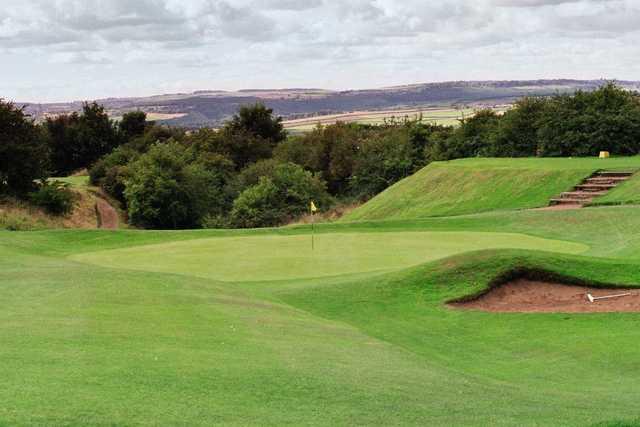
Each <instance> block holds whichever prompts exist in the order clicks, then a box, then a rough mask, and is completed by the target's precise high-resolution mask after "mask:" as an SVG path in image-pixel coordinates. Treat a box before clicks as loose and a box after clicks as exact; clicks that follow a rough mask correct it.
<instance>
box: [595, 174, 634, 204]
mask: <svg viewBox="0 0 640 427" xmlns="http://www.w3.org/2000/svg"><path fill="white" fill-rule="evenodd" d="M638 204H640V174H636V175H634V176H632V177H631V178H630V179H629V180H628V181H625V182H623V183H621V184H620V185H618V186H617V187H616V188H614V189H613V190H611V191H610V192H608V193H607V194H605V195H603V196H602V197H598V198H597V199H595V200H593V201H592V202H591V205H593V206H598V205H600V206H603V205H638Z"/></svg>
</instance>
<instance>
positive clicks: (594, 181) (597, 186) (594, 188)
mask: <svg viewBox="0 0 640 427" xmlns="http://www.w3.org/2000/svg"><path fill="white" fill-rule="evenodd" d="M634 173H635V171H606V170H604V171H599V172H596V173H594V174H593V175H591V176H590V177H589V178H586V179H585V180H583V181H582V182H581V183H580V184H578V185H576V186H575V187H573V191H565V192H563V193H561V194H560V196H558V197H555V198H553V199H551V201H550V202H549V204H550V205H552V206H553V205H563V206H569V205H576V206H577V207H581V206H584V205H586V204H588V203H590V202H591V201H592V200H593V199H594V198H596V197H599V196H602V195H604V194H606V193H607V192H608V191H609V190H611V189H612V188H615V187H616V186H617V185H618V184H619V183H621V182H624V181H626V180H628V179H629V177H631V176H632V175H633V174H634Z"/></svg>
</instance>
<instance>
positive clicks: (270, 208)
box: [231, 163, 332, 227]
mask: <svg viewBox="0 0 640 427" xmlns="http://www.w3.org/2000/svg"><path fill="white" fill-rule="evenodd" d="M312 200H313V201H315V202H316V204H317V205H318V207H320V208H321V209H327V208H329V207H330V206H331V204H332V199H331V197H330V196H329V194H328V193H327V191H326V183H325V182H324V181H322V180H321V179H320V178H319V177H318V176H316V175H313V174H312V173H311V172H308V171H305V170H304V169H302V167H300V166H298V165H295V164H293V163H282V164H279V165H277V166H276V167H275V168H274V170H273V173H272V174H271V176H262V177H260V179H259V181H258V183H257V184H255V185H253V186H251V187H249V188H247V189H246V190H244V191H243V192H242V193H240V195H239V196H238V198H236V200H235V201H234V202H233V210H232V211H231V224H232V225H233V226H236V227H269V226H275V225H280V224H283V223H285V222H287V221H289V220H291V219H293V218H295V217H296V216H299V215H301V214H304V213H305V212H307V211H308V209H309V203H310V202H311V201H312Z"/></svg>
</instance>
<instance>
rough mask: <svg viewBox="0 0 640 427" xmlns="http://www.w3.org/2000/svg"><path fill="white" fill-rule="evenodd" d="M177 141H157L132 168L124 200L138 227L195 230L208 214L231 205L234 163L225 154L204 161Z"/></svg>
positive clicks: (220, 211)
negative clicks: (229, 185)
mask: <svg viewBox="0 0 640 427" xmlns="http://www.w3.org/2000/svg"><path fill="white" fill-rule="evenodd" d="M194 157H195V156H194V154H193V152H192V151H191V150H189V149H188V148H187V147H185V146H184V145H182V144H180V143H177V142H175V141H172V142H167V143H164V144H156V145H154V146H153V147H151V149H150V150H149V151H148V152H147V153H145V154H143V155H142V156H140V158H139V159H137V160H136V161H134V162H132V163H130V164H129V166H128V170H127V172H126V177H125V178H124V187H125V188H124V198H125V201H126V204H127V207H128V212H129V217H130V219H131V221H132V222H133V223H134V224H135V225H139V226H143V227H148V228H174V229H175V228H194V227H198V226H200V225H201V223H202V220H203V218H205V217H206V216H207V215H214V216H215V215H220V214H222V213H223V212H225V211H226V210H228V209H229V208H230V204H231V200H230V197H229V196H228V194H227V193H226V191H225V187H226V184H227V180H228V176H227V175H228V169H229V168H232V167H233V166H232V164H231V163H230V162H229V161H228V160H227V159H224V158H223V157H219V156H208V157H207V156H205V157H203V158H201V159H198V161H196V160H195V158H194Z"/></svg>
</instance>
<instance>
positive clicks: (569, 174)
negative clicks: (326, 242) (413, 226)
mask: <svg viewBox="0 0 640 427" xmlns="http://www.w3.org/2000/svg"><path fill="white" fill-rule="evenodd" d="M637 167H640V157H626V158H612V159H594V158H576V159H564V158H562V159H560V158H559V159H555V158H554V159H546V158H545V159H535V158H526V159H463V160H455V161H451V162H435V163H432V164H431V165H429V166H427V167H426V168H424V169H422V170H420V171H418V172H417V173H416V174H414V175H413V176H410V177H409V178H406V179H404V180H402V181H400V182H398V183H397V184H395V185H394V186H392V187H390V188H389V189H387V190H386V191H384V192H382V193H381V194H379V195H378V196H376V197H374V198H373V199H372V200H370V201H369V202H368V203H366V204H364V205H363V206H361V207H360V208H358V209H356V210H354V211H353V212H351V213H349V214H347V215H346V216H345V217H344V218H343V221H362V220H380V219H415V218H424V217H432V216H446V215H464V214H471V213H478V212H486V211H493V210H500V209H527V208H535V207H541V206H546V205H548V203H549V199H551V198H553V197H554V196H557V195H558V194H560V193H561V192H563V191H568V190H570V189H571V188H572V187H573V186H574V185H576V184H577V183H579V182H580V181H581V180H582V179H583V178H585V177H587V176H589V175H590V174H592V173H593V172H594V171H596V170H598V169H612V170H613V169H625V168H626V169H629V168H637Z"/></svg>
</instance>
